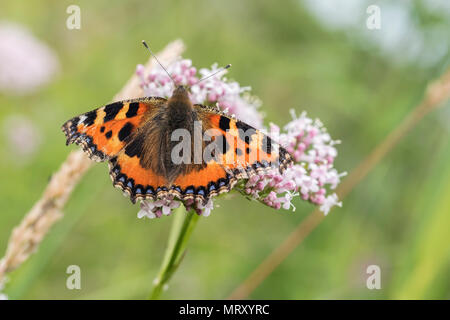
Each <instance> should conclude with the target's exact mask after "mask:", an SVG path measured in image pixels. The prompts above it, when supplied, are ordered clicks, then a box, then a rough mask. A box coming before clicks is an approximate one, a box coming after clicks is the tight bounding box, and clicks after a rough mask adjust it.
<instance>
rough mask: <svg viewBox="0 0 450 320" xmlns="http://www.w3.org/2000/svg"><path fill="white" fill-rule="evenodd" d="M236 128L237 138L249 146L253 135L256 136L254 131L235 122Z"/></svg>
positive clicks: (244, 124)
mask: <svg viewBox="0 0 450 320" xmlns="http://www.w3.org/2000/svg"><path fill="white" fill-rule="evenodd" d="M236 127H237V128H238V132H239V137H240V138H241V140H244V141H245V143H247V144H250V142H251V141H252V138H253V135H254V134H256V129H255V128H253V127H252V126H249V125H248V124H246V123H245V122H242V121H237V122H236Z"/></svg>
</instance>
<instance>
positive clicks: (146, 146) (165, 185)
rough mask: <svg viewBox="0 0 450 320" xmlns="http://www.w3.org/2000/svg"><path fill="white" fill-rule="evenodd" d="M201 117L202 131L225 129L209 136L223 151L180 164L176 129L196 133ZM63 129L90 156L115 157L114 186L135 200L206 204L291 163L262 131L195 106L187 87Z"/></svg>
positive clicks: (121, 104)
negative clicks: (172, 199)
mask: <svg viewBox="0 0 450 320" xmlns="http://www.w3.org/2000/svg"><path fill="white" fill-rule="evenodd" d="M169 76H170V75H169ZM197 121H201V122H200V123H201V126H202V133H205V132H207V131H208V129H216V131H217V132H219V133H220V134H222V135H223V136H222V137H221V138H222V139H216V137H215V136H214V137H211V140H212V141H213V142H214V141H216V142H217V141H219V140H220V141H221V142H220V143H218V144H217V146H218V149H217V148H216V149H215V150H219V152H218V153H219V154H215V155H213V157H212V158H210V159H201V161H200V163H181V164H174V163H173V161H172V159H171V152H172V149H173V147H174V146H175V145H176V143H177V142H174V141H172V139H171V134H172V132H173V131H174V130H176V129H180V128H183V129H186V130H188V131H189V132H190V133H191V136H194V122H197ZM197 123H198V122H197ZM62 130H63V132H64V134H65V135H66V137H67V142H66V144H67V145H68V144H70V143H76V144H78V145H80V146H81V147H82V148H83V150H84V151H85V152H86V153H87V154H88V155H89V157H90V158H91V159H92V160H95V161H108V162H109V168H110V176H111V179H112V180H113V184H114V186H116V187H118V188H120V189H122V191H123V192H125V193H126V194H127V195H128V196H129V197H130V199H131V201H132V202H133V203H135V202H136V201H137V200H145V199H152V200H156V199H160V198H162V197H164V196H166V195H172V196H175V197H177V198H178V199H180V200H183V201H184V200H187V199H193V200H195V201H201V202H202V203H206V202H207V201H208V200H209V198H210V197H213V196H216V195H218V194H221V193H224V192H229V191H230V190H231V189H232V188H233V186H234V185H235V184H236V182H237V181H238V180H239V179H247V178H249V177H251V175H252V174H255V173H260V172H261V171H264V170H268V169H270V168H273V167H277V168H278V169H279V170H280V171H282V170H284V168H286V166H287V165H288V164H290V163H291V162H292V160H291V157H290V155H289V154H288V153H287V151H286V150H285V149H283V148H282V147H280V146H279V145H278V144H276V143H275V142H273V141H272V140H271V138H270V137H268V136H267V135H265V134H263V133H262V132H260V131H259V130H257V129H255V128H253V127H251V126H249V125H248V124H246V123H244V122H242V121H239V120H236V119H234V118H233V117H230V116H228V115H226V114H225V113H223V112H221V111H219V110H218V109H217V108H212V107H207V106H204V105H200V104H192V102H191V101H190V99H189V95H188V90H187V88H185V87H183V86H177V87H176V88H175V90H174V91H173V94H172V97H170V99H168V100H167V99H165V98H160V97H144V98H138V99H131V100H124V101H118V102H114V103H111V104H108V105H106V106H104V107H101V108H98V109H96V110H93V111H89V112H87V113H84V114H82V115H79V116H77V117H74V118H72V119H70V120H68V121H67V122H66V123H64V125H63V126H62ZM193 149H194V148H192V159H194V154H193V153H194V150H193ZM204 149H205V143H204V142H203V145H202V150H204ZM230 159H232V161H230ZM221 160H222V161H221Z"/></svg>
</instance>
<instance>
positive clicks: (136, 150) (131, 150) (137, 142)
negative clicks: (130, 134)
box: [125, 135, 144, 158]
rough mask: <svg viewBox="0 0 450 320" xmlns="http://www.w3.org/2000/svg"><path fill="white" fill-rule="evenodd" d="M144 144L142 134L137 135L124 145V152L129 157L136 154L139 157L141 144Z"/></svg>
mask: <svg viewBox="0 0 450 320" xmlns="http://www.w3.org/2000/svg"><path fill="white" fill-rule="evenodd" d="M143 145H144V136H143V135H137V136H136V137H135V138H134V139H133V140H132V141H131V142H130V143H129V144H128V145H127V146H126V147H125V154H126V155H127V156H129V157H130V158H132V157H134V156H137V157H138V158H140V157H141V154H142V146H143Z"/></svg>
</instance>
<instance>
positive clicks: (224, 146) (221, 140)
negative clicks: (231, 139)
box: [213, 135, 230, 154]
mask: <svg viewBox="0 0 450 320" xmlns="http://www.w3.org/2000/svg"><path fill="white" fill-rule="evenodd" d="M213 143H215V145H216V148H215V149H218V150H219V151H220V153H222V154H225V153H227V151H228V149H230V145H229V144H228V141H227V139H226V137H225V136H224V135H218V136H217V137H216V139H215V140H214V142H213Z"/></svg>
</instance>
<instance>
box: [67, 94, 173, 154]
mask: <svg viewBox="0 0 450 320" xmlns="http://www.w3.org/2000/svg"><path fill="white" fill-rule="evenodd" d="M166 101H167V100H166V99H163V98H155V97H151V98H140V99H132V100H125V101H118V102H114V103H111V104H108V105H106V106H104V107H101V108H98V109H95V110H92V111H89V112H87V113H84V114H81V115H79V116H77V117H74V118H72V119H70V120H69V121H67V122H66V123H64V124H63V126H62V130H63V132H64V134H65V135H66V137H67V142H66V144H67V145H68V144H70V143H76V144H78V145H80V146H81V147H82V148H83V150H84V151H85V152H86V153H87V154H88V155H89V157H90V158H91V159H92V160H95V161H105V160H108V159H109V158H111V157H112V156H114V155H115V154H117V153H118V152H119V151H120V150H122V148H124V147H125V145H126V144H127V142H128V141H129V137H130V136H131V134H132V133H133V132H134V131H135V130H136V129H137V128H138V127H139V126H140V125H141V124H142V122H143V121H145V118H146V117H147V116H148V114H149V113H152V112H154V111H156V109H158V108H160V107H161V106H162V105H163V104H165V103H166Z"/></svg>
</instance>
